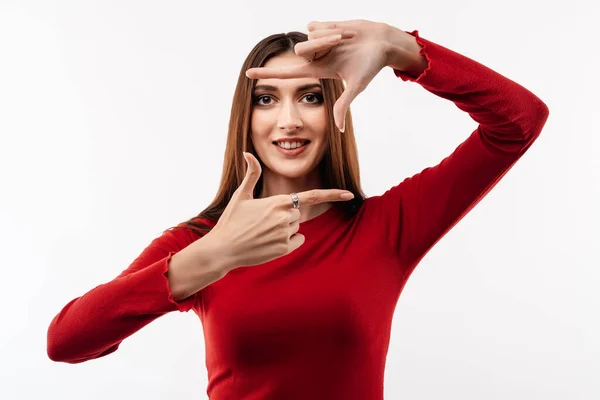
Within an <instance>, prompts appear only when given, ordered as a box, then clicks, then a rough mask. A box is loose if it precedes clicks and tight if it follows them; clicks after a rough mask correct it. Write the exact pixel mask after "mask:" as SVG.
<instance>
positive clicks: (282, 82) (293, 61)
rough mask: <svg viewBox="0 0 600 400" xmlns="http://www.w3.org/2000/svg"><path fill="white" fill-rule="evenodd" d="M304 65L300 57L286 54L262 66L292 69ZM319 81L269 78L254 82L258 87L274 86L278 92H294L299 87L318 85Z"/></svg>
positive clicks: (289, 53) (304, 62)
mask: <svg viewBox="0 0 600 400" xmlns="http://www.w3.org/2000/svg"><path fill="white" fill-rule="evenodd" d="M302 64H306V59H305V58H303V57H300V56H298V55H296V54H295V53H292V52H286V53H283V54H279V55H277V56H275V57H273V58H271V59H269V61H267V62H266V63H265V64H264V66H265V67H268V68H287V67H294V66H297V65H302ZM319 83H320V82H319V80H318V79H316V78H288V79H277V78H269V79H259V80H258V81H257V82H256V86H258V85H268V86H275V87H276V88H278V89H279V90H295V89H296V88H297V87H299V86H304V85H309V84H319Z"/></svg>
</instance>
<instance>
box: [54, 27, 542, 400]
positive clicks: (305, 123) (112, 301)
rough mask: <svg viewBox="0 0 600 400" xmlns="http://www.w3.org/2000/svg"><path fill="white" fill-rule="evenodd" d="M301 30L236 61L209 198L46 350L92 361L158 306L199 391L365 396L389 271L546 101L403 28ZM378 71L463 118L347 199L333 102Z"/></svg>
mask: <svg viewBox="0 0 600 400" xmlns="http://www.w3.org/2000/svg"><path fill="white" fill-rule="evenodd" d="M308 28H309V29H308V30H309V35H308V37H307V36H306V35H304V34H301V33H298V32H295V33H290V34H287V35H283V34H282V35H273V36H270V37H268V38H266V39H264V40H263V41H261V42H260V43H259V44H258V45H257V46H256V47H255V48H254V49H253V50H252V52H251V53H250V54H249V56H248V58H247V60H246V62H245V64H244V66H243V67H242V70H241V72H240V77H239V80H238V85H237V89H236V92H235V96H234V99H233V109H232V115H231V121H230V128H229V137H228V141H227V149H226V154H225V160H224V161H225V163H224V170H223V180H222V183H221V187H220V189H219V192H218V194H217V196H216V198H215V200H214V202H213V203H212V204H211V205H210V206H209V207H208V208H207V209H206V210H204V211H203V212H202V213H201V214H200V215H199V216H198V217H196V218H193V219H192V220H190V221H188V222H186V223H181V224H179V225H178V226H177V227H174V228H173V229H169V230H166V231H165V232H164V233H163V235H161V236H160V237H158V238H156V239H154V241H152V243H151V244H150V245H149V246H148V247H147V248H146V249H145V250H144V251H143V252H142V254H141V255H140V256H139V257H138V258H137V259H136V260H134V261H133V263H132V264H131V265H130V266H129V267H128V268H127V269H126V270H124V271H123V272H122V273H121V274H120V275H119V276H118V277H117V278H115V279H114V280H113V281H111V282H108V283H106V284H103V285H100V286H98V287H96V288H94V289H93V290H91V291H89V292H88V293H86V294H85V295H84V296H82V297H80V298H77V299H74V300H72V301H71V302H70V303H68V304H67V305H66V306H65V307H64V308H63V310H62V311H61V312H60V313H59V314H58V315H57V316H56V317H55V318H54V320H53V321H52V323H51V324H50V327H49V331H48V354H49V357H50V358H51V359H52V360H55V361H63V362H70V363H77V362H83V361H86V360H90V359H94V358H98V357H102V356H105V355H107V354H110V353H112V352H114V351H116V350H117V348H118V346H119V344H120V343H121V342H122V341H123V340H124V339H125V338H127V337H128V336H130V335H132V334H133V333H134V332H136V331H138V330H139V329H141V328H142V327H144V326H145V325H147V324H148V323H150V322H151V321H153V320H155V319H156V318H158V317H160V316H161V315H164V314H166V313H168V312H171V311H175V310H178V311H189V310H191V309H193V310H194V312H196V313H197V315H198V316H199V318H200V320H201V321H202V324H203V328H204V335H205V342H206V357H207V359H206V365H207V368H208V376H209V384H208V388H207V392H208V395H209V397H210V398H214V399H241V398H248V399H250V398H252V399H295V398H298V399H321V398H322V399H345V400H348V399H381V398H383V377H384V366H385V359H386V354H387V349H388V343H389V338H390V328H391V321H392V317H393V312H394V308H395V306H396V302H397V300H398V297H399V295H400V292H401V291H402V288H403V287H404V285H405V283H406V281H407V279H408V278H409V276H410V274H411V272H412V271H413V270H414V268H415V267H416V265H417V264H418V263H419V261H420V260H421V259H422V258H423V256H424V255H425V254H426V253H427V252H428V251H429V250H430V249H431V248H432V246H433V245H435V243H437V242H438V241H439V240H440V239H441V238H442V237H443V236H444V235H445V233H447V232H448V231H449V230H450V229H451V228H452V227H453V226H454V225H455V224H456V223H457V222H458V221H459V220H460V219H461V218H462V217H464V215H465V214H466V213H467V212H469V211H470V210H471V209H472V208H473V207H474V206H475V205H476V204H477V202H478V201H479V200H481V198H483V197H484V196H485V195H486V194H487V193H488V192H489V190H491V188H492V187H493V186H494V185H495V184H496V183H497V182H498V181H499V180H500V179H501V178H502V176H504V174H506V172H507V171H508V170H509V169H510V168H511V167H512V166H513V165H514V164H515V162H516V161H517V160H518V159H519V158H520V157H521V156H522V155H523V154H524V153H525V151H526V150H527V149H528V148H529V147H530V146H531V144H532V143H533V141H534V140H535V139H536V138H537V137H538V135H539V134H540V131H541V130H542V127H543V126H544V124H545V122H546V119H547V117H548V108H547V107H546V105H545V104H544V103H543V102H542V101H541V100H540V99H539V98H537V97H536V96H535V95H533V94H532V93H531V92H529V91H528V90H527V89H525V88H523V87H522V86H520V85H518V84H517V83H515V82H513V81H511V80H509V79H507V78H505V77H503V76H501V75H500V74H498V73H496V72H494V71H492V70H491V69H489V68H487V67H485V66H483V65H481V64H479V63H477V62H475V61H473V60H471V59H469V58H467V57H464V56H462V55H460V54H457V53H455V52H453V51H451V50H449V49H447V48H444V47H442V46H440V45H437V44H435V43H433V42H431V41H428V40H426V39H423V38H421V37H419V35H418V31H414V32H412V33H408V32H404V31H402V30H399V29H397V28H394V27H392V26H389V25H387V24H382V23H375V22H369V21H363V20H359V21H344V22H335V23H334V22H313V23H311V24H309V27H308ZM385 67H390V68H392V71H393V72H394V73H395V74H396V76H397V77H400V78H401V79H402V80H403V81H411V82H416V83H418V84H420V85H421V86H422V87H423V88H425V89H426V90H428V91H430V92H431V93H433V94H435V95H437V96H439V97H442V98H444V99H447V100H450V101H453V102H454V103H455V104H456V106H457V107H458V108H460V109H461V110H463V111H465V112H467V113H469V115H470V116H471V117H472V118H473V119H474V120H475V121H476V122H477V123H479V126H478V127H477V129H475V130H474V131H473V132H472V134H471V135H470V136H469V137H468V138H467V139H466V140H465V141H464V142H463V143H461V144H460V145H459V146H458V147H457V148H456V150H455V151H454V152H453V153H452V154H451V155H449V156H448V157H447V158H445V159H444V160H443V161H441V163H440V164H438V165H437V166H434V167H431V168H426V169H425V170H423V171H422V172H420V173H418V174H416V175H414V176H412V177H410V178H408V179H405V180H404V181H402V182H401V183H399V184H398V185H396V186H394V187H392V188H390V189H389V190H388V191H386V192H385V193H383V194H382V195H380V196H374V197H370V198H365V196H364V194H363V193H362V190H361V188H360V182H359V172H358V162H357V151H356V146H355V142H354V134H353V129H352V121H351V117H350V114H349V112H348V111H347V110H348V108H349V105H350V104H351V102H352V100H353V99H354V98H355V97H356V96H357V95H358V94H359V93H360V92H361V91H363V90H364V89H365V88H366V87H367V85H368V83H369V82H370V81H371V80H372V79H373V77H374V76H376V75H377V73H379V71H380V70H381V69H383V68H385ZM246 74H247V75H246ZM341 80H344V81H345V82H346V87H345V88H344V86H343V85H342V83H341ZM242 157H244V159H245V162H244V161H242ZM246 165H247V168H246V170H245V171H244V169H245V168H244V166H246Z"/></svg>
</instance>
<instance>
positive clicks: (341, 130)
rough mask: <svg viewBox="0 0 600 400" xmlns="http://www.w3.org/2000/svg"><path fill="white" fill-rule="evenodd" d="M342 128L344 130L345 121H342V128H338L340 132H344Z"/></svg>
mask: <svg viewBox="0 0 600 400" xmlns="http://www.w3.org/2000/svg"><path fill="white" fill-rule="evenodd" d="M344 130H346V121H344V122H342V128H341V129H340V132H342V133H344Z"/></svg>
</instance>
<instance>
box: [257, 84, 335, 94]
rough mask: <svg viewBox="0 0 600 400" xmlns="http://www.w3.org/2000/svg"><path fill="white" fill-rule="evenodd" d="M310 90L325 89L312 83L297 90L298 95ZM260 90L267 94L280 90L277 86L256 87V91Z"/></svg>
mask: <svg viewBox="0 0 600 400" xmlns="http://www.w3.org/2000/svg"><path fill="white" fill-rule="evenodd" d="M309 89H321V90H323V88H322V87H321V84H319V83H310V84H308V85H302V86H298V88H297V89H296V93H298V92H303V91H305V90H309ZM258 90H265V91H267V92H276V91H277V90H278V89H277V88H276V87H275V86H271V85H256V87H255V88H254V91H258Z"/></svg>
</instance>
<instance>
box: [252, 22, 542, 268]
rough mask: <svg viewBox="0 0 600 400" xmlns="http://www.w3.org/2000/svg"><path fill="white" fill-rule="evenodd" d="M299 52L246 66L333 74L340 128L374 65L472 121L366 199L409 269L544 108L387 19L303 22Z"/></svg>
mask: <svg viewBox="0 0 600 400" xmlns="http://www.w3.org/2000/svg"><path fill="white" fill-rule="evenodd" d="M308 30H309V34H308V39H309V40H308V41H306V42H302V43H298V44H297V45H296V48H295V52H296V54H297V55H299V56H302V57H305V58H306V59H307V60H310V61H309V62H307V63H306V64H300V65H296V66H292V67H286V68H266V67H260V68H251V69H249V70H248V71H246V75H247V76H248V77H249V78H251V79H261V78H280V79H285V78H302V77H314V78H335V79H343V80H344V81H345V82H346V87H345V89H344V92H343V93H342V95H341V96H340V97H339V98H338V99H337V101H336V103H335V105H334V107H333V114H334V119H335V123H336V125H337V126H338V127H339V128H340V131H342V132H343V130H344V120H345V116H346V112H347V110H348V108H349V106H350V103H352V101H353V100H354V98H356V96H358V95H359V94H360V93H361V92H362V91H363V90H365V88H366V87H367V86H368V84H369V82H371V80H372V79H373V78H374V77H375V76H376V75H377V73H378V72H379V71H380V70H381V69H382V68H387V67H392V68H393V71H394V73H395V74H396V76H398V77H400V78H402V79H403V80H404V81H412V82H416V83H418V84H420V85H421V86H422V87H423V88H425V89H426V90H428V91H429V92H431V93H433V94H435V95H436V96H439V97H442V98H444V99H447V100H450V101H452V102H454V104H455V105H456V106H457V107H458V108H459V109H461V110H463V111H465V112H467V113H468V114H469V115H470V116H471V118H473V119H474V120H475V121H476V122H477V123H478V124H479V125H478V127H477V128H476V129H475V130H474V131H473V133H472V134H471V135H470V136H469V137H468V138H467V139H466V140H465V141H464V142H463V143H461V144H460V145H459V146H458V147H457V148H456V150H454V152H452V154H450V155H449V156H448V157H446V158H445V159H444V160H442V161H441V162H440V163H439V164H438V165H436V166H434V167H430V168H426V169H425V170H423V171H422V172H420V173H418V174H416V175H414V176H412V177H410V178H407V179H405V180H404V181H403V182H401V183H400V184H398V185H396V186H394V187H393V188H391V189H390V190H388V191H387V192H385V193H384V194H382V195H381V196H376V197H373V198H370V199H367V201H370V202H371V203H373V205H374V206H375V207H372V208H371V209H373V210H375V211H374V212H375V213H377V214H378V215H375V216H374V218H375V219H377V220H378V221H380V222H381V224H380V225H379V226H381V227H382V232H381V234H382V235H383V237H384V238H385V240H386V241H387V242H388V244H389V245H390V246H392V249H393V252H394V253H395V254H396V256H397V259H398V260H399V263H400V264H401V266H402V268H403V269H404V271H405V272H406V273H408V272H410V271H411V270H412V268H414V266H416V265H417V264H418V262H419V261H420V260H421V259H422V258H423V256H424V255H425V254H426V253H427V251H429V249H431V247H433V246H434V245H435V244H436V243H437V242H438V241H439V240H440V239H441V238H442V237H443V236H444V235H445V234H446V233H447V232H448V231H449V230H450V229H451V228H452V227H453V226H454V225H456V223H458V221H460V219H461V218H462V217H464V216H465V215H466V214H467V213H468V212H469V211H470V210H471V209H472V208H473V207H474V206H475V205H476V204H477V203H478V202H479V201H480V200H481V199H482V198H483V197H484V196H485V195H486V194H487V193H488V192H489V191H490V190H491V189H492V188H493V187H494V186H495V185H496V183H498V181H499V180H500V179H501V178H502V177H503V176H504V175H505V174H506V173H507V172H508V170H509V169H510V168H511V167H512V166H513V165H514V164H515V163H516V162H517V160H518V159H519V158H521V156H522V155H523V154H524V153H525V152H526V151H527V149H529V147H530V146H531V144H532V143H533V141H534V140H535V139H536V138H537V137H538V135H539V134H540V132H541V130H542V128H543V126H544V125H545V123H546V120H547V118H548V107H547V106H546V104H544V102H542V101H541V100H540V99H539V98H538V97H537V96H535V95H534V94H533V93H531V92H530V91H529V90H527V89H525V88H524V87H522V86H521V85H519V84H517V83H516V82H513V81H512V80H510V79H508V78H505V77H504V76H502V75H500V74H499V73H497V72H495V71H493V70H491V69H490V68H488V67H486V66H484V65H482V64H480V63H478V62H476V61H473V60H471V59H470V58H468V57H465V56H463V55H461V54H458V53H456V52H454V51H452V50H449V49H447V48H445V47H443V46H440V45H438V44H436V43H433V42H431V41H428V40H426V39H423V38H420V37H419V35H418V31H414V32H412V33H408V32H405V31H402V30H400V29H397V28H395V27H393V26H391V25H387V24H383V23H379V22H371V21H366V20H352V21H326V22H318V21H315V22H311V23H309V24H308ZM374 203H377V204H374Z"/></svg>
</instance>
